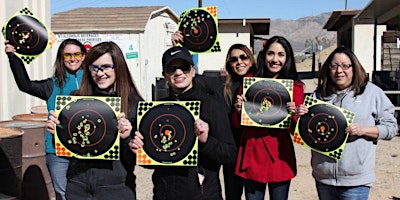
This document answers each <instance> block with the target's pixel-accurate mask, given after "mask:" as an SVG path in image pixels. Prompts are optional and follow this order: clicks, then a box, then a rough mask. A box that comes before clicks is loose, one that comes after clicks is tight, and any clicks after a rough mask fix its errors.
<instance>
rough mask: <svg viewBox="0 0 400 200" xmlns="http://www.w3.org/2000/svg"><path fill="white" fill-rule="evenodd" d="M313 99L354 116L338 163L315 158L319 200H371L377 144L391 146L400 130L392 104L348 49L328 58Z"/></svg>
mask: <svg viewBox="0 0 400 200" xmlns="http://www.w3.org/2000/svg"><path fill="white" fill-rule="evenodd" d="M312 96H314V97H315V98H318V99H321V100H323V101H326V102H329V103H332V104H333V105H336V106H339V107H342V108H344V109H346V110H349V111H352V112H354V113H355V114H356V115H355V118H354V120H353V123H352V124H350V125H349V126H348V127H346V129H345V131H346V132H347V133H349V137H348V140H347V143H346V146H345V149H344V151H343V155H342V158H341V159H340V160H335V159H332V158H330V157H328V156H325V155H322V154H319V153H317V152H314V151H312V152H311V153H312V157H311V166H312V175H313V177H314V179H315V181H316V187H317V191H318V197H319V199H321V200H325V199H327V200H330V199H368V195H369V191H370V187H371V186H372V183H373V182H374V181H375V179H376V177H375V171H374V168H375V154H376V145H377V140H379V139H383V140H390V139H392V138H393V137H394V136H395V135H396V133H397V130H398V125H397V121H396V118H395V117H394V112H395V110H394V106H393V104H392V103H391V102H390V100H389V99H388V98H387V96H386V95H385V94H384V93H383V91H382V90H381V89H380V88H379V87H377V86H376V85H374V84H373V83H370V82H368V76H367V74H366V72H365V70H364V68H363V66H362V65H361V63H360V62H359V60H358V59H357V57H356V56H355V54H354V53H353V52H352V51H351V50H349V49H348V48H345V47H338V48H336V49H335V50H334V51H333V52H332V53H331V54H330V55H329V56H328V58H327V59H326V61H325V63H324V64H323V65H322V68H321V70H320V73H319V78H318V86H317V90H316V91H315V92H314V93H313V95H312ZM307 112H308V109H307V107H306V106H304V105H300V106H298V108H297V109H296V114H297V115H304V114H305V113H307Z"/></svg>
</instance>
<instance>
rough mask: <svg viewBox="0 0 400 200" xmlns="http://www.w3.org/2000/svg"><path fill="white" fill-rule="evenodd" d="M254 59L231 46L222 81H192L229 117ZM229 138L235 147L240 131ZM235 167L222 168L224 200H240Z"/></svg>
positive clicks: (176, 37) (242, 48) (243, 47)
mask: <svg viewBox="0 0 400 200" xmlns="http://www.w3.org/2000/svg"><path fill="white" fill-rule="evenodd" d="M183 39H184V38H183V35H182V32H181V31H177V32H175V33H174V34H172V36H171V41H172V44H173V45H174V46H176V45H177V44H178V43H180V42H182V41H183ZM255 63H256V61H255V58H254V56H253V53H252V51H251V50H250V49H249V48H248V47H247V46H246V45H244V44H233V45H232V46H231V47H230V48H229V50H228V52H227V54H226V60H225V71H226V76H225V77H224V78H225V80H222V81H221V80H216V79H215V78H214V77H205V76H196V78H195V81H196V83H197V84H198V85H201V86H202V88H203V90H205V91H206V92H208V93H211V94H213V95H215V96H216V97H217V98H218V99H220V101H224V102H225V105H226V107H227V111H228V115H229V116H230V115H231V113H232V112H233V110H234V107H233V101H234V97H235V94H236V93H237V90H238V89H239V87H240V85H241V84H242V82H243V77H246V76H248V77H250V76H254V74H255V73H256V71H257V65H256V64H255ZM232 135H233V138H234V140H235V144H236V146H237V147H238V146H239V141H240V137H241V129H240V128H236V127H235V128H232ZM234 171H235V165H234V164H233V165H227V164H226V165H224V166H223V172H224V186H225V198H226V199H227V200H240V199H241V198H242V193H243V183H242V179H241V178H240V177H238V176H237V175H235V173H234Z"/></svg>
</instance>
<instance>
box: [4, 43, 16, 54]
mask: <svg viewBox="0 0 400 200" xmlns="http://www.w3.org/2000/svg"><path fill="white" fill-rule="evenodd" d="M4 45H5V46H6V47H5V49H4V51H5V52H6V53H8V52H10V53H14V52H15V47H14V46H13V45H11V44H9V41H8V40H6V41H5V42H4Z"/></svg>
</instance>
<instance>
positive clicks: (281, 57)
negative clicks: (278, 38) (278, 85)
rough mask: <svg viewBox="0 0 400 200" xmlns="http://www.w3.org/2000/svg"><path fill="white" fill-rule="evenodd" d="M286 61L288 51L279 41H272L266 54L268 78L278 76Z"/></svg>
mask: <svg viewBox="0 0 400 200" xmlns="http://www.w3.org/2000/svg"><path fill="white" fill-rule="evenodd" d="M285 63H286V51H285V49H284V48H283V46H282V45H281V44H280V43H278V42H274V43H272V44H271V45H270V46H269V48H268V50H267V53H266V54H265V65H266V66H267V68H268V70H269V74H267V75H268V78H276V77H277V76H278V74H279V72H280V71H281V69H282V68H283V66H284V65H285Z"/></svg>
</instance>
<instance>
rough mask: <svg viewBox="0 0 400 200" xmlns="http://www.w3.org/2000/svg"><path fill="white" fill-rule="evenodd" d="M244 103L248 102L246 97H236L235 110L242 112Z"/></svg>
mask: <svg viewBox="0 0 400 200" xmlns="http://www.w3.org/2000/svg"><path fill="white" fill-rule="evenodd" d="M244 101H247V99H246V97H245V96H244V95H237V96H236V101H235V104H234V106H235V109H236V110H237V111H238V112H240V111H242V103H243V102H244Z"/></svg>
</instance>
